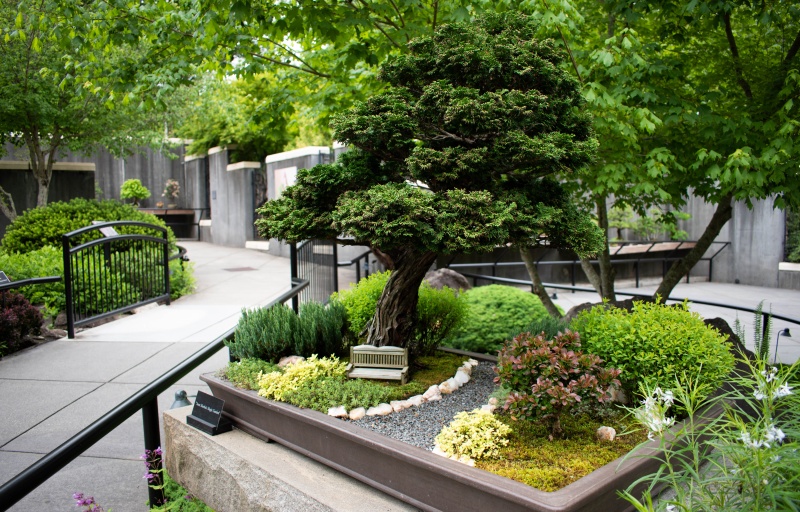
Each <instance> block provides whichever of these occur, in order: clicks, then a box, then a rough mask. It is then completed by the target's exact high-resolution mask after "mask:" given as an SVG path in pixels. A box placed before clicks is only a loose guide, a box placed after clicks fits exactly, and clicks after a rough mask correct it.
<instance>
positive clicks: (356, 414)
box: [350, 407, 367, 421]
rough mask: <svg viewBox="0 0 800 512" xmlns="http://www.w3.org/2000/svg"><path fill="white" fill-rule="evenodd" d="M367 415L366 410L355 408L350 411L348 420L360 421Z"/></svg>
mask: <svg viewBox="0 0 800 512" xmlns="http://www.w3.org/2000/svg"><path fill="white" fill-rule="evenodd" d="M366 415H367V410H366V409H364V408H363V407H357V408H355V409H353V410H352V411H350V419H351V420H353V421H356V420H360V419H361V418H363V417H364V416H366Z"/></svg>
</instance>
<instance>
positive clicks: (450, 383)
mask: <svg viewBox="0 0 800 512" xmlns="http://www.w3.org/2000/svg"><path fill="white" fill-rule="evenodd" d="M457 389H458V383H457V382H456V380H455V379H453V378H450V379H447V380H446V381H444V382H442V383H441V384H439V391H440V392H441V393H442V394H443V395H449V394H450V393H452V392H453V391H455V390H457Z"/></svg>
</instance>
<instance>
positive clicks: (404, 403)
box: [389, 400, 410, 412]
mask: <svg viewBox="0 0 800 512" xmlns="http://www.w3.org/2000/svg"><path fill="white" fill-rule="evenodd" d="M389 405H391V406H392V410H393V411H394V412H400V411H402V410H405V409H408V408H409V407H410V405H409V403H408V400H392V401H391V402H389Z"/></svg>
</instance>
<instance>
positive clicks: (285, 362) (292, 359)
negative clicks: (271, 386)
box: [278, 356, 306, 368]
mask: <svg viewBox="0 0 800 512" xmlns="http://www.w3.org/2000/svg"><path fill="white" fill-rule="evenodd" d="M305 360H306V358H305V357H302V356H286V357H282V358H281V359H280V361H278V367H279V368H284V367H286V366H289V365H290V364H294V363H299V362H300V361H305Z"/></svg>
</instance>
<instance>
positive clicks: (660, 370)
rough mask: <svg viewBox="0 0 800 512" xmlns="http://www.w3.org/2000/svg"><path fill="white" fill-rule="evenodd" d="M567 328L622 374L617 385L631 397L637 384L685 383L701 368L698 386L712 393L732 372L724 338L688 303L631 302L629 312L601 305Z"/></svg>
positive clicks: (731, 363) (729, 354) (578, 318)
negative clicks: (704, 386) (699, 384)
mask: <svg viewBox="0 0 800 512" xmlns="http://www.w3.org/2000/svg"><path fill="white" fill-rule="evenodd" d="M570 327H571V328H572V329H574V330H576V331H578V332H580V333H581V339H582V340H583V346H584V349H585V350H586V351H588V352H590V353H592V354H596V355H598V356H600V357H601V358H602V359H603V361H605V363H606V364H607V365H609V366H613V367H614V368H619V369H620V370H622V373H621V374H620V381H621V382H622V386H623V387H624V388H625V389H626V391H628V392H629V393H636V392H638V390H639V386H640V385H641V384H647V385H648V386H649V387H651V388H655V387H656V386H661V387H662V388H663V387H667V386H670V385H671V384H672V383H673V382H675V381H676V380H677V381H678V382H681V383H683V384H685V383H686V380H687V379H689V378H691V376H692V375H695V373H696V372H698V371H700V370H699V369H701V373H700V376H699V379H700V382H701V383H702V384H704V385H708V386H710V388H711V389H716V387H718V386H719V385H720V384H722V382H723V381H724V380H725V379H726V378H727V377H728V374H729V373H730V372H731V370H732V369H733V362H734V361H733V359H734V358H733V355H732V354H731V353H730V347H729V346H728V344H727V342H726V340H725V338H724V337H723V336H722V335H720V334H719V332H718V331H717V330H716V329H714V328H712V327H709V326H707V325H706V324H705V323H703V320H702V318H700V315H698V314H697V313H693V312H691V311H689V306H688V304H686V303H683V304H678V305H675V306H667V305H665V304H661V303H660V302H658V303H647V302H634V307H633V311H632V312H628V311H626V310H624V309H619V308H613V307H606V306H603V305H599V306H595V307H593V308H592V309H591V310H589V311H584V312H582V313H581V314H580V315H578V316H577V317H576V318H575V319H574V320H573V321H572V323H571V325H570Z"/></svg>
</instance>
